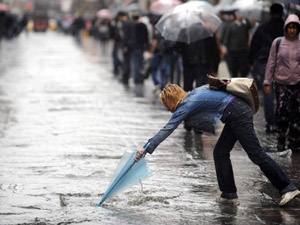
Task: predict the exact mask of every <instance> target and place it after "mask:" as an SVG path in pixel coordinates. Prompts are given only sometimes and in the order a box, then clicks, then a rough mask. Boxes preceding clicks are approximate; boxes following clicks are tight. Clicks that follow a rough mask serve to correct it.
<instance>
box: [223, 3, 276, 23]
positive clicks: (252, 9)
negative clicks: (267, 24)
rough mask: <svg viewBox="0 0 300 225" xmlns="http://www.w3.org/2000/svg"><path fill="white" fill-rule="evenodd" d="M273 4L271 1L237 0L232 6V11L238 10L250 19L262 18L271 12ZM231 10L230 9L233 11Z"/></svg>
mask: <svg viewBox="0 0 300 225" xmlns="http://www.w3.org/2000/svg"><path fill="white" fill-rule="evenodd" d="M270 6H271V2H270V1H258V0H248V1H244V0H237V1H236V2H234V3H233V4H232V5H231V6H230V8H231V10H232V11H234V10H238V11H239V12H240V14H241V16H243V17H245V18H248V19H255V20H258V21H260V20H262V18H264V16H265V14H268V13H269V11H270V10H269V9H270ZM231 10H229V11H231Z"/></svg>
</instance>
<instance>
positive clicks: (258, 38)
mask: <svg viewBox="0 0 300 225" xmlns="http://www.w3.org/2000/svg"><path fill="white" fill-rule="evenodd" d="M270 16H271V19H270V20H269V21H267V22H265V23H263V24H261V25H260V26H259V27H258V28H257V29H256V31H255V33H254V35H253V37H252V40H251V44H250V48H249V54H248V59H249V64H250V67H251V68H252V75H253V78H254V80H255V82H256V84H257V87H258V90H259V91H261V92H262V93H263V101H264V116H265V121H266V132H267V133H271V132H274V131H275V112H274V111H275V106H274V94H273V89H272V90H271V93H270V94H265V93H264V91H263V82H264V77H265V71H266V65H267V62H268V57H269V53H270V48H271V45H272V42H273V40H274V39H275V38H277V37H281V36H283V29H282V27H283V26H284V20H283V6H282V5H281V4H279V3H273V4H272V5H271V6H270Z"/></svg>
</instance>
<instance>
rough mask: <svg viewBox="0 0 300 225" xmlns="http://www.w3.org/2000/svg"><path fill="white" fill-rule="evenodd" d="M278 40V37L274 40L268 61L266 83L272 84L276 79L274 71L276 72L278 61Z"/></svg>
mask: <svg viewBox="0 0 300 225" xmlns="http://www.w3.org/2000/svg"><path fill="white" fill-rule="evenodd" d="M276 41H277V38H276V39H275V40H274V41H273V42H272V46H271V50H270V53H269V58H268V63H267V66H266V72H265V80H264V85H271V84H272V83H273V80H274V73H275V69H276V61H277V53H276Z"/></svg>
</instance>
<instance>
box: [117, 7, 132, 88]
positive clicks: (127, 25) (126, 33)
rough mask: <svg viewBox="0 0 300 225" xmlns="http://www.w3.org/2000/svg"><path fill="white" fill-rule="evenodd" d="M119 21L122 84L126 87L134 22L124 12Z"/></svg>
mask: <svg viewBox="0 0 300 225" xmlns="http://www.w3.org/2000/svg"><path fill="white" fill-rule="evenodd" d="M119 20H120V21H121V26H122V28H121V31H120V34H121V43H122V53H123V74H122V83H123V84H124V85H125V87H128V85H129V78H130V75H131V56H132V51H133V43H134V22H133V20H132V18H130V17H129V15H128V14H127V13H126V12H120V13H119Z"/></svg>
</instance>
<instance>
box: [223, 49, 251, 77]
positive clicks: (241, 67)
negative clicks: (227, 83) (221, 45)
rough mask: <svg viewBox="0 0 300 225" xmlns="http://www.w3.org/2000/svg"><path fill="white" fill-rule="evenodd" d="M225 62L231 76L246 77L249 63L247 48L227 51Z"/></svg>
mask: <svg viewBox="0 0 300 225" xmlns="http://www.w3.org/2000/svg"><path fill="white" fill-rule="evenodd" d="M226 62H227V66H228V70H229V72H230V75H231V77H246V76H247V75H248V73H249V66H248V65H249V64H248V52H247V50H243V51H229V52H228V55H227V57H226Z"/></svg>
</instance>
